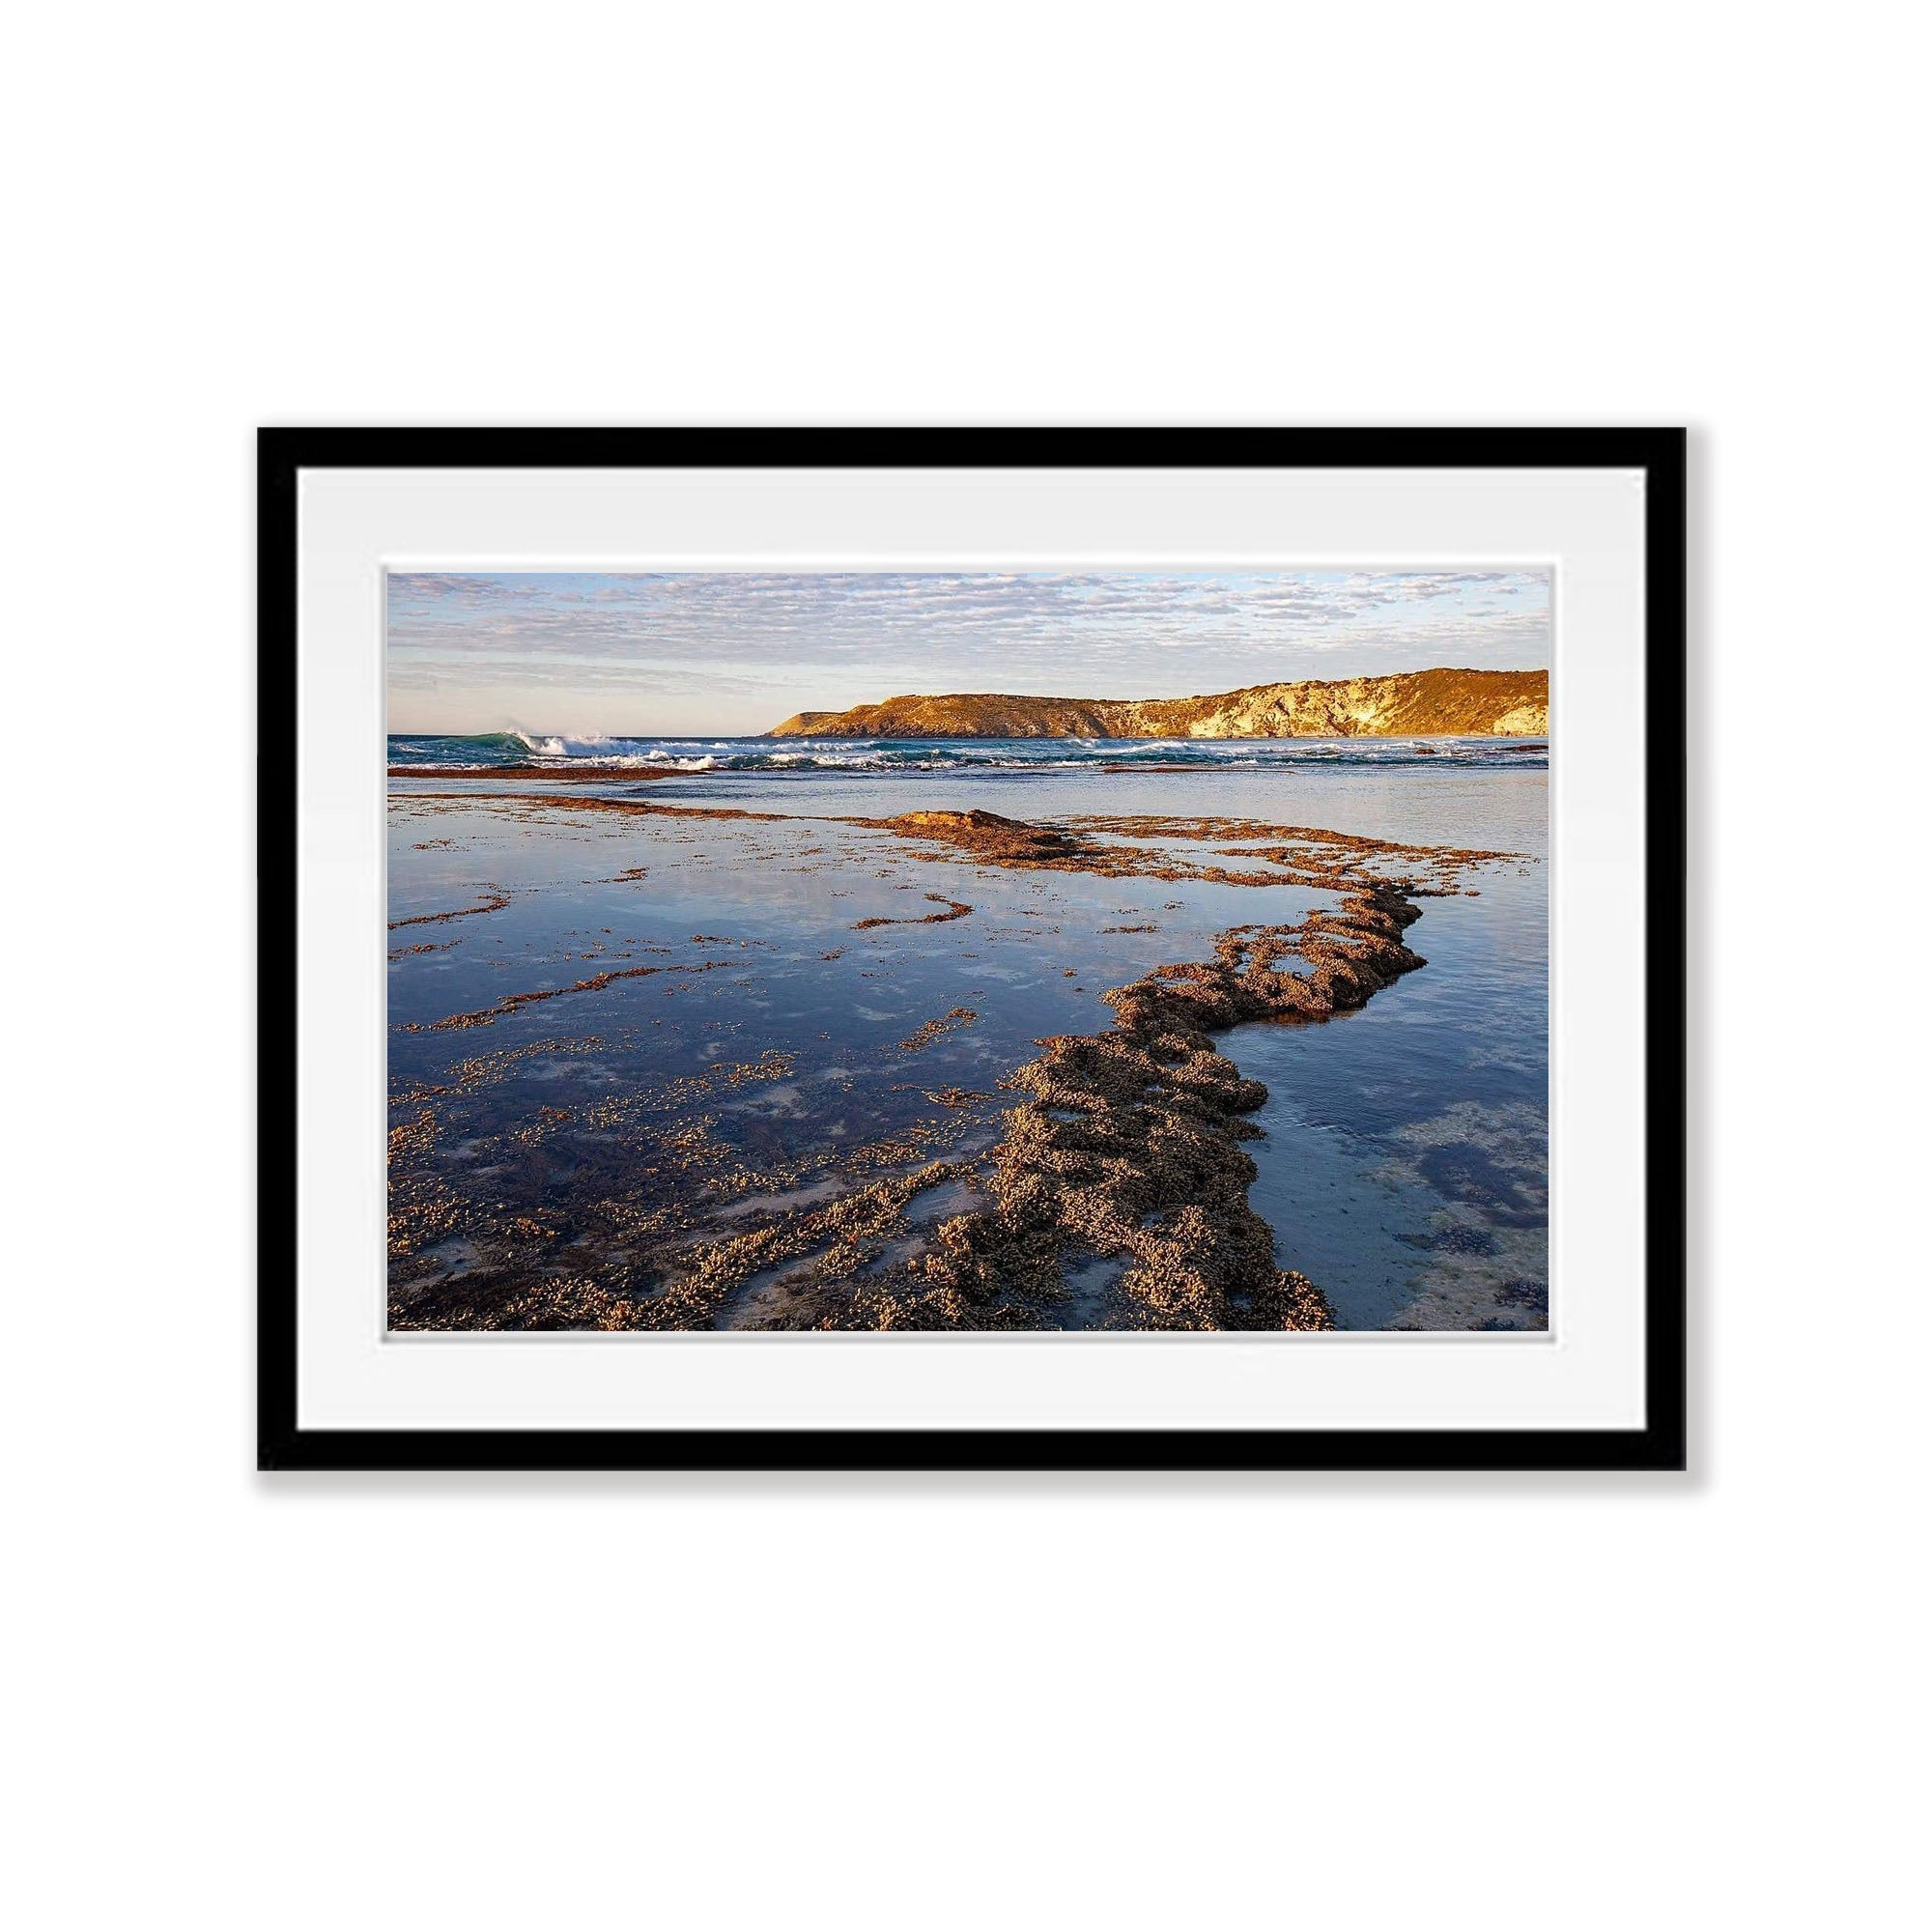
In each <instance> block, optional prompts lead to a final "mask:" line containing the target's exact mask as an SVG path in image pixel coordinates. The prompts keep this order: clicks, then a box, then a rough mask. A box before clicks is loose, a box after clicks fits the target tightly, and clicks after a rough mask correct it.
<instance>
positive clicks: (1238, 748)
mask: <svg viewBox="0 0 1932 1932" xmlns="http://www.w3.org/2000/svg"><path fill="white" fill-rule="evenodd" d="M1548 759H1549V746H1548V741H1547V740H1545V739H1541V738H1536V739H1531V738H1232V739H1208V738H966V739H960V738H897V739H876V738H874V739H861V738H626V737H579V736H574V735H572V734H570V733H567V732H556V733H549V732H536V731H497V732H489V733H485V734H483V735H481V736H475V737H439V736H432V735H427V734H424V733H420V732H396V733H392V734H391V735H390V738H389V763H390V764H391V765H395V766H398V767H406V766H408V767H415V768H418V769H420V770H422V771H425V772H430V771H445V772H457V771H474V772H488V771H490V770H492V769H493V768H495V767H497V766H500V765H528V764H538V765H555V766H556V767H557V768H558V769H559V770H583V769H585V768H590V769H608V770H610V771H612V772H623V771H636V770H643V769H650V770H656V771H677V772H717V771H727V772H789V773H794V774H802V773H808V772H814V771H830V772H888V771H895V770H900V771H923V772H931V771H952V770H964V769H973V768H993V769H1004V770H1018V771H1079V770H1081V769H1083V768H1087V767H1091V766H1094V765H1112V766H1125V767H1128V768H1135V767H1142V768H1145V767H1149V766H1167V767H1170V768H1171V767H1177V766H1179V767H1187V766H1200V767H1204V768H1210V769H1211V768H1215V767H1221V768H1234V769H1246V770H1272V769H1292V768H1293V767H1294V766H1297V765H1426V764H1445V765H1477V766H1489V767H1494V766H1498V765H1506V766H1515V767H1522V768H1528V769H1537V768H1541V767H1544V766H1547V765H1548Z"/></svg>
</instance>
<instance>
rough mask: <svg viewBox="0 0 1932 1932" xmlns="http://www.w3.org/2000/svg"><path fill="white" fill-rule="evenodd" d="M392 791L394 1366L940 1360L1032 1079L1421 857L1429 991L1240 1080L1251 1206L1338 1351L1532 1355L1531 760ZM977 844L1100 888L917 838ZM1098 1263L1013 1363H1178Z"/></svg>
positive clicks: (1387, 755) (980, 767)
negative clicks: (1086, 1332)
mask: <svg viewBox="0 0 1932 1932" xmlns="http://www.w3.org/2000/svg"><path fill="white" fill-rule="evenodd" d="M389 761H390V768H391V776H390V780H389V841H388V867H389V873H388V878H389V886H388V890H389V915H388V916H389V921H390V928H391V929H390V931H389V933H388V935H387V938H388V952H389V957H388V967H387V971H388V990H389V1021H390V1031H389V1039H390V1056H389V1088H390V1099H391V1120H390V1189H391V1202H390V1206H391V1244H390V1289H391V1298H390V1320H391V1324H392V1326H395V1327H397V1328H438V1327H498V1326H508V1327H599V1328H626V1327H698V1328H720V1329H724V1328H764V1327H790V1326H844V1325H858V1326H872V1325H876V1326H892V1325H944V1324H943V1321H942V1319H941V1318H942V1316H943V1315H944V1312H945V1311H946V1310H947V1309H949V1308H950V1309H954V1310H956V1309H957V1307H958V1306H959V1301H958V1295H957V1293H956V1291H954V1290H952V1289H949V1290H948V1291H947V1293H950V1294H952V1300H950V1301H949V1300H948V1299H947V1298H946V1295H945V1294H941V1293H938V1292H937V1291H935V1290H932V1289H929V1288H925V1287H921V1286H920V1284H922V1283H924V1282H927V1281H929V1280H932V1279H936V1278H937V1276H938V1274H939V1271H940V1269H939V1264H940V1262H941V1261H942V1260H944V1261H945V1262H946V1264H947V1266H948V1267H949V1268H951V1269H952V1275H951V1276H949V1280H952V1279H955V1278H956V1277H957V1274H958V1269H957V1266H956V1264H957V1261H958V1256H959V1254H960V1253H961V1252H963V1251H964V1250H963V1249H962V1248H961V1245H960V1244H961V1242H962V1241H965V1240H966V1238H967V1236H968V1235H970V1234H971V1232H972V1231H971V1227H970V1226H969V1225H968V1224H969V1223H970V1222H971V1220H972V1217H975V1216H983V1215H985V1214H986V1213H988V1212H989V1210H991V1209H992V1208H994V1207H995V1206H996V1205H997V1204H996V1201H995V1193H996V1189H997V1186H998V1185H1001V1184H1004V1183H1001V1182H999V1180H998V1171H999V1161H1000V1159H1001V1150H1002V1148H1003V1146H1009V1145H1010V1136H1011V1132H1012V1128H1013V1119H1014V1110H1015V1109H1016V1108H1020V1107H1022V1106H1024V1105H1026V1104H1027V1103H1028V1095H1027V1093H1026V1091H1024V1086H1023V1083H1024V1080H1025V1078H1026V1077H1027V1076H1026V1075H1025V1074H1024V1073H1023V1072H1022V1069H1025V1068H1026V1067H1028V1066H1029V1065H1031V1064H1035V1063H1037V1061H1038V1059H1039V1056H1040V1054H1041V1042H1042V1041H1046V1040H1050V1039H1053V1038H1056V1037H1100V1036H1104V1035H1106V1034H1107V1033H1108V1030H1109V1029H1111V1028H1113V1027H1114V1025H1115V1020H1116V1014H1117V1012H1118V1011H1119V1010H1120V1005H1119V1000H1118V998H1117V999H1116V1000H1114V1001H1113V1002H1112V1003H1110V1001H1109V998H1108V996H1109V995H1110V994H1118V992H1119V989H1122V988H1126V987H1130V986H1133V985H1135V984H1137V983H1140V982H1143V981H1145V980H1147V979H1148V976H1151V975H1153V976H1158V975H1159V974H1160V972H1161V969H1163V968H1171V967H1176V966H1182V965H1186V964H1188V963H1190V962H1202V961H1208V962H1211V961H1213V960H1214V959H1215V957H1216V949H1217V946H1219V945H1222V944H1223V943H1224V942H1225V940H1226V936H1227V935H1229V934H1231V933H1234V932H1236V930H1237V929H1240V928H1244V927H1264V928H1276V927H1281V926H1284V925H1289V924H1292V923H1295V922H1300V921H1304V920H1306V919H1307V917H1308V916H1309V915H1310V914H1311V913H1322V914H1328V915H1332V914H1334V913H1335V911H1336V910H1337V908H1338V907H1339V906H1341V905H1343V904H1344V902H1345V898H1346V895H1345V894H1344V893H1343V892H1342V891H1341V890H1340V889H1339V888H1338V884H1337V880H1338V879H1339V877H1340V874H1338V873H1332V872H1323V871H1322V870H1321V866H1322V865H1329V866H1334V865H1342V864H1346V865H1347V866H1350V867H1357V868H1358V869H1359V868H1363V867H1367V868H1379V870H1380V871H1381V872H1382V873H1384V874H1387V875H1389V876H1394V875H1395V874H1397V873H1403V874H1405V875H1411V874H1414V873H1415V870H1416V868H1417V867H1419V866H1422V865H1423V864H1424V863H1425V862H1424V861H1423V860H1422V859H1420V858H1419V857H1418V856H1417V854H1418V852H1419V851H1420V850H1421V848H1429V849H1430V850H1431V851H1440V850H1447V851H1450V852H1453V853H1455V854H1457V855H1460V856H1458V857H1457V858H1456V859H1455V860H1454V861H1453V862H1451V861H1448V860H1444V861H1441V862H1440V868H1439V876H1440V878H1441V879H1451V878H1453V881H1454V884H1453V887H1452V888H1448V889H1444V890H1442V891H1439V892H1437V891H1435V890H1431V891H1430V892H1429V893H1428V894H1426V895H1419V896H1416V897H1415V898H1414V900H1413V903H1414V905H1415V906H1416V907H1417V908H1419V910H1420V913H1421V917H1420V918H1419V919H1417V920H1416V921H1415V922H1414V923H1413V924H1412V925H1411V926H1409V928H1408V929H1407V931H1406V935H1405V937H1406V945H1407V946H1408V947H1409V948H1411V949H1412V950H1413V951H1414V952H1416V953H1419V954H1420V955H1421V956H1422V957H1423V958H1424V959H1425V960H1426V961H1427V962H1428V963H1427V964H1426V965H1425V966H1422V967H1420V968H1418V969H1416V970H1413V971H1407V972H1404V973H1402V974H1401V976H1400V977H1398V978H1396V979H1394V980H1393V982H1392V983H1389V984H1386V985H1383V986H1381V987H1380V988H1379V990H1377V991H1376V992H1375V993H1374V995H1373V997H1371V998H1369V999H1368V1000H1367V1002H1366V1004H1365V1005H1363V1006H1361V1007H1360V1008H1359V1009H1358V1010H1351V1011H1337V1012H1335V1013H1334V1014H1333V1015H1332V1016H1330V1017H1326V1018H1322V1019H1320V1020H1319V1021H1317V1022H1316V1023H1313V1024H1280V1023H1276V1022H1273V1021H1267V1022H1262V1023H1243V1024H1238V1025H1236V1026H1233V1027H1232V1028H1230V1029H1228V1030H1226V1031H1222V1032H1219V1033H1218V1034H1217V1035H1216V1037H1215V1044H1216V1046H1217V1047H1218V1049H1219V1052H1220V1054H1221V1055H1222V1056H1224V1057H1225V1059H1226V1060H1227V1061H1231V1062H1232V1063H1233V1065H1234V1067H1235V1069H1236V1070H1237V1071H1238V1073H1239V1074H1240V1075H1241V1076H1244V1077H1246V1078H1247V1079H1249V1080H1252V1081H1256V1082H1259V1083H1260V1085H1261V1087H1263V1088H1264V1089H1265V1095H1264V1097H1263V1098H1262V1099H1261V1101H1260V1104H1259V1105H1258V1106H1253V1107H1251V1108H1249V1109H1247V1110H1246V1111H1245V1113H1244V1114H1243V1116H1242V1120H1243V1122H1244V1124H1243V1125H1242V1126H1241V1127H1240V1129H1239V1131H1240V1132H1242V1133H1244V1134H1245V1133H1248V1132H1250V1131H1251V1130H1257V1129H1258V1130H1259V1131H1258V1132H1257V1133H1255V1135H1254V1137H1253V1138H1248V1139H1245V1140H1244V1141H1242V1142H1241V1144H1240V1145H1241V1149H1242V1151H1243V1152H1244V1153H1245V1155H1246V1158H1247V1159H1249V1160H1251V1161H1252V1162H1253V1164H1254V1171H1253V1179H1252V1180H1251V1181H1250V1182H1249V1183H1248V1185H1247V1188H1246V1201H1247V1206H1248V1208H1251V1209H1252V1210H1253V1212H1254V1213H1255V1214H1258V1215H1259V1216H1260V1217H1261V1219H1262V1221H1263V1222H1264V1223H1265V1224H1266V1229H1267V1231H1268V1234H1269V1236H1270V1237H1271V1240H1272V1245H1273V1256H1274V1262H1275V1264H1276V1265H1277V1266H1278V1267H1280V1268H1282V1269H1286V1270H1293V1271H1294V1272H1295V1273H1296V1274H1299V1275H1305V1276H1307V1277H1308V1279H1309V1280H1310V1281H1311V1282H1313V1283H1314V1284H1315V1285H1316V1287H1317V1288H1319V1289H1320V1291H1321V1294H1322V1296H1324V1297H1325V1299H1326V1303H1327V1306H1328V1308H1329V1309H1330V1310H1331V1311H1332V1317H1333V1321H1334V1324H1335V1325H1336V1326H1338V1327H1342V1328H1356V1329H1380V1330H1389V1329H1405V1328H1427V1329H1470V1330H1492V1329H1525V1328H1527V1329H1540V1328H1543V1327H1545V1326H1547V1324H1548V894H1549V879H1548V749H1547V747H1546V746H1545V745H1544V744H1542V743H1541V742H1536V743H1531V742H1527V741H1518V740H1495V739H1484V740H1472V739H1432V740H1399V739H1343V740H1309V739H1293V740H1238V741H1232V742H1228V743H1212V742H1203V741H1193V740H1184V741H1146V740H1135V741H1106V740H1092V741H1089V740H1066V739H1033V740H970V741H958V740H941V741H920V742H890V743H887V742H879V743H867V742H858V741H848V740H829V739H828V740H819V739H769V738H756V739H744V738H739V739H675V740H673V739H644V738H611V739H596V738H592V739H580V738H571V737H567V736H548V735H544V734H536V733H531V734H527V735H526V734H523V733H508V734H499V735H495V736H490V737H483V738H451V737H433V736H425V735H421V734H398V735H395V736H393V737H392V738H391V739H390V741H389ZM975 811H978V812H983V813H992V814H997V816H998V818H999V819H1001V820H1010V821H1015V822H1017V823H1018V824H1020V825H1022V826H1027V827H1037V828H1044V829H1046V830H1047V831H1048V832H1051V833H1054V834H1057V835H1060V836H1064V837H1065V838H1070V839H1072V840H1074V841H1075V843H1076V845H1077V847H1078V848H1079V849H1080V850H1081V851H1084V852H1086V853H1087V854H1089V855H1098V856H1097V859H1096V860H1095V862H1094V863H1093V864H1090V863H1089V862H1088V861H1087V860H1081V859H1077V858H1076V859H1075V860H1071V861H1056V862H1055V863H1054V864H1053V865H1052V866H1050V867H1044V866H1042V867H1035V866H1033V865H1032V864H1031V863H1030V862H1029V863H1017V864H1016V863H1012V862H1010V861H1008V860H1002V859H999V858H997V857H994V858H989V857H988V856H987V853H986V851H984V850H976V849H972V848H970V847H967V846H960V845H954V844H949V843H947V842H946V840H945V839H944V838H930V837H927V836H924V835H923V833H921V832H920V831H919V830H918V827H917V824H916V823H915V825H914V827H913V829H911V830H908V829H907V824H906V821H907V820H908V817H909V815H911V814H919V813H968V812H975ZM1328 835H1333V836H1334V839H1330V838H1328V837H1327V836H1328ZM1335 840H1339V841H1342V842H1339V843H1338V842H1335ZM1284 841H1290V842H1288V843H1285V842H1284ZM1349 841H1352V842H1349ZM1270 855H1272V856H1270ZM1309 855H1316V856H1315V857H1310V856H1309ZM1318 861H1319V863H1318ZM1429 863H1435V862H1429ZM1431 876H1432V877H1435V876H1436V874H1431ZM1016 1074H1019V1075H1020V1077H1021V1081H1022V1085H1020V1086H1016V1085H1015V1084H1014V1077H1015V1075H1016ZM1039 1120H1040V1122H1043V1123H1046V1124H1047V1125H1048V1126H1049V1127H1050V1124H1051V1122H1054V1121H1069V1126H1068V1130H1067V1131H1068V1134H1069V1136H1071V1137H1073V1138H1077V1135H1078V1131H1079V1129H1080V1126H1081V1123H1080V1122H1078V1121H1072V1120H1070V1118H1069V1109H1068V1108H1066V1107H1065V1106H1061V1107H1050V1108H1046V1109H1044V1110H1043V1111H1041V1112H1040V1113H1039ZM902 1195H903V1196H904V1198H903V1199H901V1198H900V1197H901V1196H902ZM961 1217H964V1219H961ZM1149 1218H1150V1221H1151V1218H1152V1217H1151V1216H1150V1217H1149ZM1110 1245H1111V1246H1112V1247H1113V1248H1114V1249H1115V1250H1116V1251H1115V1252H1112V1253H1108V1252H1101V1251H1097V1250H1096V1251H1094V1252H1087V1251H1084V1250H1083V1249H1081V1247H1080V1246H1079V1244H1078V1242H1073V1243H1071V1244H1065V1245H1063V1247H1062V1249H1061V1251H1060V1252H1059V1254H1058V1258H1057V1260H1056V1261H1055V1262H1054V1265H1055V1266H1057V1267H1058V1268H1059V1270H1060V1286H1059V1288H1057V1289H1050V1290H1048V1291H1046V1292H1045V1293H1044V1294H1042V1293H1038V1292H1036V1293H1033V1295H1032V1298H1031V1299H1030V1300H1028V1301H1027V1302H1026V1304H1025V1306H1024V1308H1021V1309H1019V1311H1018V1313H1017V1314H1015V1312H1014V1306H1012V1305H1009V1306H1006V1307H1005V1308H1004V1310H1003V1313H1002V1315H1001V1320H1002V1321H1007V1322H1010V1321H1014V1320H1019V1319H1022V1318H1024V1320H1025V1321H1027V1322H1028V1323H1029V1324H1030V1325H1038V1326H1041V1327H1045V1328H1049V1329H1065V1328H1102V1329H1123V1330H1130V1329H1134V1328H1143V1327H1147V1326H1160V1325H1170V1321H1171V1320H1178V1319H1179V1318H1172V1317H1171V1316H1170V1315H1163V1314H1162V1312H1161V1310H1162V1308H1163V1307H1164V1306H1166V1305H1167V1304H1162V1303H1159V1302H1158V1299H1157V1298H1156V1301H1155V1302H1154V1303H1150V1301H1149V1300H1148V1297H1147V1295H1146V1293H1139V1294H1136V1293H1130V1292H1129V1291H1130V1290H1133V1289H1134V1288H1135V1286H1136V1283H1135V1281H1134V1279H1132V1278H1131V1276H1130V1267H1131V1261H1132V1257H1131V1255H1130V1254H1125V1253H1122V1252H1121V1251H1120V1242H1119V1240H1118V1239H1117V1240H1115V1241H1113V1242H1112V1243H1109V1242H1107V1241H1104V1240H1103V1241H1101V1242H1100V1243H1099V1247H1100V1249H1105V1248H1107V1247H1108V1246H1110ZM922 1270H924V1272H922ZM983 1272H984V1270H983V1268H982V1269H981V1273H982V1274H983ZM915 1291H917V1292H915ZM935 1311H938V1312H937V1313H936V1312H935ZM966 1325H972V1324H971V1321H970V1320H969V1321H967V1322H966ZM1179 1325H1202V1324H1201V1322H1200V1321H1199V1320H1198V1318H1194V1317H1190V1318H1189V1320H1187V1321H1183V1322H1180V1324H1179Z"/></svg>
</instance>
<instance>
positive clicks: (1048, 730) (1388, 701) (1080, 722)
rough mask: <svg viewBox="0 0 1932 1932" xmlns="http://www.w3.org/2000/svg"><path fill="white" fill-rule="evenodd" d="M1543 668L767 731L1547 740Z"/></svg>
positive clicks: (847, 717)
mask: <svg viewBox="0 0 1932 1932" xmlns="http://www.w3.org/2000/svg"><path fill="white" fill-rule="evenodd" d="M1548 729H1549V673H1548V671H1547V670H1523V671H1489V670H1454V669H1440V670H1425V671H1412V672H1406V673H1404V674H1402V675H1399V676H1394V677H1358V678H1349V679H1346V680H1343V681H1341V682H1333V683H1321V682H1308V683H1301V684H1262V685H1254V686H1251V687H1249V688H1248V689H1246V690H1243V691H1231V692H1224V693H1220V694H1218V695H1215V696H1205V697H1169V698H1146V699H1121V698H1078V697H1015V696H1001V695H998V694H992V693H980V694H960V695H954V696H939V697H923V696H905V697H891V698H888V699H886V701H885V702H884V703H883V704H862V705H858V706H856V707H854V708H853V709H852V710H850V711H839V712H832V711H802V712H800V713H798V714H797V715H796V716H795V717H792V718H787V719H786V720H785V721H784V723H783V724H781V725H775V726H774V727H773V732H772V735H773V736H774V737H781V738H784V737H807V736H809V737H821V738H837V737H877V738H955V737H974V738H1084V737H1099V738H1169V737H1184V738H1361V737H1543V736H1545V735H1547V734H1548Z"/></svg>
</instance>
